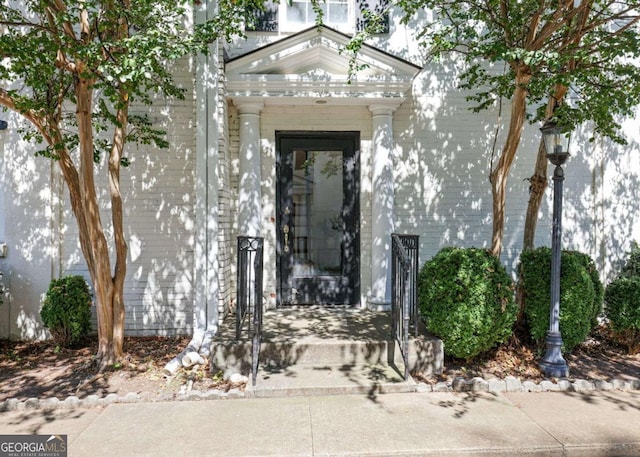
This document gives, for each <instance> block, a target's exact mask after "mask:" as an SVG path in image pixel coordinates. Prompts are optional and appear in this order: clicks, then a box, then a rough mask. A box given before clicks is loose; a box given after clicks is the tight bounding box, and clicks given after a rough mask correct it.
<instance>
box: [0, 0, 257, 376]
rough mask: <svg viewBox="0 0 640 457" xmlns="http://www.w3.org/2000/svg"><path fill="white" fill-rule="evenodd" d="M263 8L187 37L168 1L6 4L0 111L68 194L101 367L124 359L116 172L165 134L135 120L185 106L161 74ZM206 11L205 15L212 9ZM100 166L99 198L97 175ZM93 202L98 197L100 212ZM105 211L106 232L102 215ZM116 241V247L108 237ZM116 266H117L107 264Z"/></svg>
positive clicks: (222, 10) (243, 5) (242, 4)
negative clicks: (137, 146)
mask: <svg viewBox="0 0 640 457" xmlns="http://www.w3.org/2000/svg"><path fill="white" fill-rule="evenodd" d="M262 3H263V2H262V0H220V1H218V2H217V8H216V10H215V12H213V13H212V12H210V13H209V14H208V17H210V18H212V19H210V20H208V21H205V22H204V23H198V24H196V25H195V26H193V25H189V24H190V22H191V21H190V20H189V17H188V15H189V14H190V11H192V9H191V8H192V7H193V8H212V6H208V4H207V3H205V2H202V1H196V2H195V3H193V4H192V5H189V4H187V3H180V2H178V3H176V2H175V1H173V0H135V1H134V0H80V1H77V0H73V1H72V0H37V1H36V0H27V1H11V0H9V1H5V2H3V6H2V7H1V8H0V61H2V65H0V81H4V83H2V85H0V105H1V106H2V107H3V108H5V109H9V110H13V111H15V112H17V113H19V114H20V115H21V116H23V117H24V119H26V120H27V121H28V123H27V125H28V126H29V127H27V128H26V129H25V130H23V131H22V133H23V135H24V137H25V138H26V139H28V140H32V141H34V142H36V143H38V144H40V145H41V146H42V149H41V150H39V152H37V155H39V156H42V157H45V158H49V159H51V160H54V161H55V162H56V163H57V165H58V166H59V167H60V171H61V174H62V176H63V178H64V182H65V183H66V187H67V189H68V191H69V199H70V203H71V209H72V212H73V215H74V217H75V219H76V221H77V224H78V228H79V241H80V246H81V250H82V253H83V256H84V259H85V261H86V264H87V267H88V271H89V274H90V276H91V281H92V283H93V288H94V291H95V301H96V311H97V322H98V340H99V344H98V353H97V358H98V360H99V362H100V366H101V367H104V366H107V365H110V364H113V363H115V362H117V361H118V360H119V359H121V358H122V357H123V339H124V319H125V312H124V307H125V303H124V293H123V292H124V291H123V289H124V281H125V275H126V256H127V244H126V241H125V236H124V231H123V224H124V222H123V198H122V194H121V189H120V174H121V172H122V167H126V166H127V164H128V163H129V160H128V159H127V149H126V145H127V143H131V142H139V143H146V144H149V143H155V144H156V145H157V146H160V147H166V146H168V144H167V141H166V140H165V138H164V132H162V131H160V130H157V129H155V128H154V127H153V126H152V125H151V124H150V123H149V122H148V121H147V120H146V119H145V118H143V117H141V116H132V115H130V113H129V109H130V107H131V106H132V104H134V103H137V104H150V103H151V102H152V98H151V97H152V95H153V96H156V95H158V94H161V95H163V96H166V97H175V98H182V97H184V96H185V94H184V92H183V91H182V90H181V89H180V88H178V86H177V85H176V84H175V83H174V81H173V79H172V75H171V74H170V72H169V71H168V70H167V68H168V64H169V63H171V62H173V61H176V60H177V59H179V58H181V57H183V56H186V55H189V54H192V53H197V52H206V51H207V48H208V45H209V44H210V43H213V42H214V41H215V40H216V39H217V38H220V37H230V36H231V35H233V34H237V33H239V32H238V31H241V30H243V27H242V23H243V22H244V20H245V16H246V14H247V11H251V10H253V9H255V8H260V7H261V5H262ZM212 4H213V3H212ZM103 158H106V160H107V162H108V166H107V167H106V172H107V174H108V179H107V181H106V182H107V186H108V189H107V192H106V193H104V194H103V193H101V192H100V191H99V189H98V183H99V181H97V180H96V173H97V172H98V171H100V169H101V168H99V167H97V166H96V164H98V163H99V162H101V161H102V160H103ZM99 195H106V197H105V198H107V199H108V201H107V202H102V204H101V201H100V197H99ZM101 206H108V207H110V209H111V221H110V227H109V226H108V225H106V224H105V223H103V221H102V219H101V216H100V207H101ZM107 229H110V230H111V231H112V232H113V239H112V240H109V239H108V238H107V237H106V236H105V231H106V230H107ZM110 254H113V259H114V261H113V262H112V261H111V260H110Z"/></svg>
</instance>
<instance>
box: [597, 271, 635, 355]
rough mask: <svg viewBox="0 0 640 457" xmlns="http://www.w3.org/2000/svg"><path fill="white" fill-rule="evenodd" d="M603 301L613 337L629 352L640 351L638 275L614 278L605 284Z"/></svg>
mask: <svg viewBox="0 0 640 457" xmlns="http://www.w3.org/2000/svg"><path fill="white" fill-rule="evenodd" d="M605 302H606V306H605V316H606V317H607V319H608V320H609V323H610V325H611V330H612V334H613V337H614V339H615V340H617V341H618V342H620V343H621V344H623V345H625V346H626V347H627V349H628V351H629V353H630V354H636V353H638V352H640V276H632V277H624V276H620V277H618V278H616V279H614V280H613V281H612V282H611V283H610V284H609V285H608V286H607V292H606V294H605Z"/></svg>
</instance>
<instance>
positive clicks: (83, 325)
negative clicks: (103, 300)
mask: <svg viewBox="0 0 640 457" xmlns="http://www.w3.org/2000/svg"><path fill="white" fill-rule="evenodd" d="M40 317H41V318H42V322H43V323H44V325H45V327H47V328H48V329H49V331H50V332H51V336H52V337H53V340H54V341H55V343H56V344H58V345H60V346H62V347H68V346H71V345H74V344H77V343H78V342H79V341H80V339H81V338H83V337H85V336H86V335H88V334H89V332H90V331H91V293H90V292H89V286H88V285H87V282H86V281H85V280H84V278H83V277H82V276H66V277H64V278H60V279H54V280H52V281H51V283H50V284H49V290H48V291H47V294H46V296H45V298H44V303H43V306H42V310H41V311H40Z"/></svg>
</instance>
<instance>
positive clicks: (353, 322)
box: [211, 307, 443, 397]
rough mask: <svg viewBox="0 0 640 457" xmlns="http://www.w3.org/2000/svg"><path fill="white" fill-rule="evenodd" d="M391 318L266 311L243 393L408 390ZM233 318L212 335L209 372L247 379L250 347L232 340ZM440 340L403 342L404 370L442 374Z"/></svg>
mask: <svg viewBox="0 0 640 457" xmlns="http://www.w3.org/2000/svg"><path fill="white" fill-rule="evenodd" d="M390 321H391V318H390V315H389V313H388V312H383V311H369V310H360V309H344V308H337V309H336V308H322V307H304V308H302V307H300V308H287V309H279V310H272V311H268V312H266V313H265V316H264V331H263V335H264V336H263V343H262V345H261V349H260V363H259V367H258V374H257V379H256V385H255V386H252V385H251V382H249V384H248V385H247V389H246V392H247V394H248V395H252V396H255V397H273V396H284V395H288V396H290V395H328V394H350V393H351V394H355V393H358V394H368V395H372V394H380V393H392V392H393V393H398V392H413V391H415V390H416V383H415V382H414V381H413V379H408V380H406V381H405V380H404V379H403V377H402V374H403V373H404V364H403V362H402V357H401V355H400V351H399V350H398V348H397V344H395V343H394V341H392V340H390V335H391V333H390V330H389V329H390ZM232 331H233V332H235V321H234V318H233V316H232V318H231V319H227V320H225V322H224V323H223V326H221V329H220V332H219V333H218V336H217V337H216V339H215V341H214V344H213V348H212V358H211V365H212V366H211V370H212V373H216V372H223V374H224V376H225V377H228V376H230V375H231V374H233V373H242V374H243V375H245V376H247V377H249V378H250V374H251V343H250V342H249V341H247V339H246V338H243V339H241V340H239V341H238V340H235V338H234V336H235V335H234V333H232ZM442 369H443V351H442V342H441V341H440V340H439V339H437V338H431V337H427V336H420V337H418V338H413V337H411V338H410V340H409V371H411V372H420V373H422V374H436V373H441V372H442Z"/></svg>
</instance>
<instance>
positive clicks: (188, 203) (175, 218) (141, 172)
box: [63, 61, 195, 335]
mask: <svg viewBox="0 0 640 457" xmlns="http://www.w3.org/2000/svg"><path fill="white" fill-rule="evenodd" d="M182 65H183V66H182V67H179V70H176V74H177V81H178V82H179V83H181V84H182V85H183V86H184V87H185V88H186V89H187V90H188V91H189V92H188V93H187V98H186V99H185V100H182V101H179V100H176V101H165V100H162V99H159V100H157V101H156V102H155V104H154V105H153V106H151V107H141V106H135V107H132V110H131V111H132V112H133V113H135V114H148V116H149V118H150V119H151V120H152V122H153V124H154V127H155V128H160V129H164V130H165V131H166V132H167V140H168V141H169V143H170V144H169V148H168V149H158V148H155V147H154V146H152V145H136V144H129V145H127V149H126V153H125V155H126V156H127V157H128V158H129V159H130V161H131V164H130V166H129V167H127V168H123V169H122V170H121V186H122V189H121V190H122V195H123V198H124V208H123V209H124V233H125V237H126V240H127V244H128V246H129V252H128V257H127V277H126V281H125V287H124V295H125V332H126V334H128V335H175V334H188V333H189V332H190V331H191V327H192V322H193V302H194V296H195V285H194V246H195V195H194V170H195V124H194V123H195V120H194V116H193V110H194V104H193V103H194V101H193V96H192V95H189V94H191V90H192V86H191V78H190V73H189V68H190V67H189V65H188V62H186V61H185V62H182ZM96 175H97V181H98V182H99V186H100V199H101V202H108V187H107V185H106V182H107V181H106V162H105V161H104V159H103V162H102V163H101V164H100V165H99V169H98V171H97V173H96ZM66 204H67V211H66V213H65V223H66V224H68V225H69V227H70V229H69V233H68V235H67V236H66V237H65V244H64V256H63V270H64V272H66V273H79V274H83V275H85V276H86V266H85V263H84V259H83V257H82V255H81V252H80V247H79V245H78V243H77V230H78V229H77V225H76V223H75V219H73V217H72V215H71V213H70V211H69V207H68V202H67V203H66ZM102 210H103V212H102V221H103V224H104V225H105V226H108V229H107V236H108V237H109V239H112V236H113V234H112V230H111V214H110V208H109V206H108V205H104V204H103V206H102Z"/></svg>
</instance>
